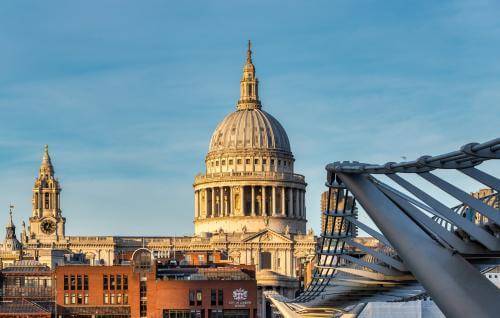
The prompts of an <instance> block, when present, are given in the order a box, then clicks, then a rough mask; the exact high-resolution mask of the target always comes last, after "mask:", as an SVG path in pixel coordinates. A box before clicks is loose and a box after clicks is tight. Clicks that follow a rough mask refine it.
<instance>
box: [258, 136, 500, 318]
mask: <svg viewBox="0 0 500 318" xmlns="http://www.w3.org/2000/svg"><path fill="white" fill-rule="evenodd" d="M495 159H500V138H496V139H493V140H491V141H488V142H485V143H470V144H467V145H465V146H463V147H461V148H460V149H459V150H457V151H453V152H450V153H446V154H442V155H438V156H422V157H420V158H418V159H417V160H414V161H408V162H400V163H396V162H388V163H386V164H384V165H373V164H366V163H360V162H335V163H331V164H328V165H327V166H326V171H327V181H326V186H327V187H328V201H327V202H328V206H327V208H326V211H323V212H322V213H323V214H324V216H323V217H324V222H323V225H322V233H321V237H320V238H319V242H318V248H317V252H316V264H315V265H316V266H315V269H314V271H313V276H312V281H311V282H310V284H309V285H308V286H307V287H306V289H305V290H304V292H303V293H302V294H300V295H299V296H298V297H297V298H295V299H287V298H284V297H281V296H280V295H278V294H275V293H272V292H267V294H266V297H267V298H268V300H269V301H270V302H271V303H272V305H273V307H274V308H275V310H276V311H279V313H280V314H281V316H283V317H356V316H357V315H358V314H359V313H360V312H361V311H362V310H363V308H364V305H365V304H366V303H369V302H374V301H384V302H385V301H389V302H391V301H408V300H415V299H422V298H429V297H430V298H431V299H432V300H433V301H434V302H435V304H436V305H437V306H438V307H439V309H440V310H441V311H442V313H443V314H444V315H445V316H446V317H451V318H454V317H499V315H500V292H499V289H498V288H497V287H496V286H495V285H494V284H493V283H492V282H491V281H489V280H488V279H487V278H486V277H485V275H484V273H485V272H487V271H488V270H491V269H492V268H494V267H495V266H498V265H499V263H500V226H499V225H500V213H499V196H498V191H499V189H500V180H499V179H498V178H497V176H498V174H499V167H498V165H497V166H495V164H498V161H497V160H495ZM481 165H483V166H484V167H486V168H489V170H491V171H495V172H496V173H493V175H492V174H491V173H486V172H485V171H484V169H482V167H480V166H481ZM480 168H481V169H480ZM495 169H496V170H495ZM467 179H469V180H467ZM470 181H472V182H473V183H475V184H482V185H483V187H484V186H486V187H488V188H489V189H490V190H491V191H490V192H489V194H488V195H485V196H482V197H481V196H475V195H471V194H469V193H468V192H466V191H464V190H463V189H462V188H463V187H464V186H463V184H465V183H467V182H469V184H470ZM460 185H462V188H460ZM350 196H352V202H351V203H350V204H346V203H345V202H344V204H339V202H341V201H342V198H344V199H347V198H348V197H350ZM446 199H449V200H446ZM450 201H453V202H454V203H457V204H453V205H451V204H446V203H447V202H450ZM332 202H333V204H332ZM330 205H334V206H330ZM357 205H360V206H361V207H362V208H363V210H364V211H365V212H366V214H367V216H368V217H369V218H370V219H371V221H372V222H373V224H375V226H376V228H375V227H373V226H370V225H368V224H367V223H370V222H362V221H361V220H360V217H358V207H357ZM358 229H360V230H362V231H364V232H365V233H367V234H368V235H370V236H371V237H372V238H373V239H376V240H377V242H378V243H377V245H376V246H375V247H374V246H371V245H370V246H368V245H366V244H363V243H362V242H360V241H359V240H355V236H356V233H357V232H358Z"/></svg>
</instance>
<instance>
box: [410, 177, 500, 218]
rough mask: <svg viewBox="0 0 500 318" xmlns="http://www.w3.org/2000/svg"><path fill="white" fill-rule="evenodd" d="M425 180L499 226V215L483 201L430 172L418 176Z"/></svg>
mask: <svg viewBox="0 0 500 318" xmlns="http://www.w3.org/2000/svg"><path fill="white" fill-rule="evenodd" d="M418 175H419V176H421V177H422V178H424V179H425V180H427V181H429V182H430V183H432V184H433V185H435V186H436V187H438V188H440V189H441V190H443V191H444V192H446V193H448V194H450V195H451V196H453V197H454V198H455V199H457V200H460V201H462V202H463V203H465V204H467V205H468V206H470V207H471V208H473V209H474V210H476V211H478V212H479V213H481V214H482V215H484V216H486V217H487V218H488V219H490V220H492V221H494V222H495V223H496V224H499V225H500V213H499V212H498V211H497V210H495V209H494V208H493V207H491V206H489V205H487V204H485V203H484V202H483V201H481V200H478V199H476V198H474V197H473V196H471V195H470V194H468V193H466V192H464V191H462V190H460V189H459V188H457V187H455V186H454V185H453V184H451V183H449V182H447V181H444V180H443V179H441V178H439V177H437V176H435V175H433V174H432V173H430V172H422V173H419V174H418Z"/></svg>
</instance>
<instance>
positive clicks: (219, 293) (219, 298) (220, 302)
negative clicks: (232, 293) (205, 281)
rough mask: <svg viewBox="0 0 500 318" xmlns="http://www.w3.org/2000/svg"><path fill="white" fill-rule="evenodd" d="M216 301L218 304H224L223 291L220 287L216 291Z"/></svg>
mask: <svg viewBox="0 0 500 318" xmlns="http://www.w3.org/2000/svg"><path fill="white" fill-rule="evenodd" d="M217 302H218V303H219V306H222V305H224V292H223V290H222V289H219V291H218V293H217Z"/></svg>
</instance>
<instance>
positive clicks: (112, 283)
mask: <svg viewBox="0 0 500 318" xmlns="http://www.w3.org/2000/svg"><path fill="white" fill-rule="evenodd" d="M109 289H111V290H115V275H109Z"/></svg>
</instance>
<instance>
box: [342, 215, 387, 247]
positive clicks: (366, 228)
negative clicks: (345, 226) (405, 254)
mask: <svg viewBox="0 0 500 318" xmlns="http://www.w3.org/2000/svg"><path fill="white" fill-rule="evenodd" d="M346 219H347V220H348V221H349V222H351V223H353V224H355V225H356V226H357V227H359V228H360V229H362V230H363V231H365V232H366V233H367V234H369V235H371V236H372V237H374V238H376V239H377V240H378V241H379V242H381V243H382V244H384V245H385V246H388V247H392V245H391V243H389V241H388V240H387V239H386V238H385V237H384V236H383V235H382V234H380V233H379V232H377V231H375V230H374V229H372V228H371V227H369V226H368V225H366V224H364V223H363V222H361V221H359V220H358V219H356V218H353V217H350V216H349V217H346Z"/></svg>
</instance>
